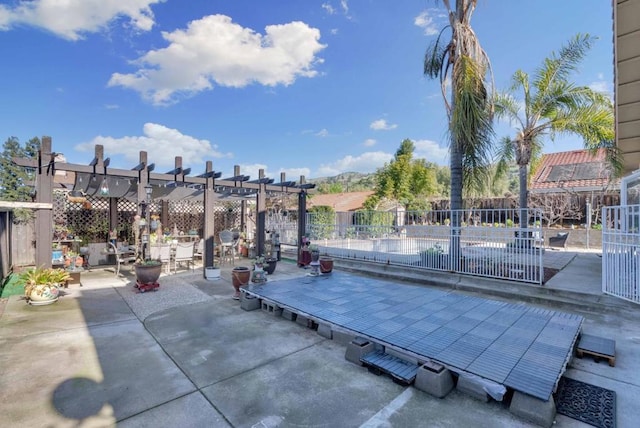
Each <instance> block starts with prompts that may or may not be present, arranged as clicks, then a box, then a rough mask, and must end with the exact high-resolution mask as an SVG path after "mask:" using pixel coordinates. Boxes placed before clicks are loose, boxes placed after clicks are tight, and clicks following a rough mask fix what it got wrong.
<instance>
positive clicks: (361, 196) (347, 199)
mask: <svg viewBox="0 0 640 428" xmlns="http://www.w3.org/2000/svg"><path fill="white" fill-rule="evenodd" d="M373 193H374V192H371V191H367V192H348V193H327V194H315V195H313V197H311V198H309V199H308V200H307V207H308V208H311V207H317V206H329V207H331V208H333V209H334V211H341V212H344V211H355V210H359V209H361V208H362V204H363V203H364V201H365V200H366V199H367V198H368V197H369V196H371V195H373Z"/></svg>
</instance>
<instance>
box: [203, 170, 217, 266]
mask: <svg viewBox="0 0 640 428" xmlns="http://www.w3.org/2000/svg"><path fill="white" fill-rule="evenodd" d="M205 177H206V183H205V186H204V230H203V235H204V236H203V239H204V255H203V257H204V258H203V263H202V275H203V276H205V277H206V268H207V267H210V266H213V257H214V254H213V248H214V245H215V230H216V227H215V226H216V225H215V217H216V216H215V211H214V201H215V192H214V187H215V176H214V171H213V163H212V162H211V161H207V163H206V172H205Z"/></svg>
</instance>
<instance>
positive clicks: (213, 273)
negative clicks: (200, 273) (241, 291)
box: [204, 266, 220, 281]
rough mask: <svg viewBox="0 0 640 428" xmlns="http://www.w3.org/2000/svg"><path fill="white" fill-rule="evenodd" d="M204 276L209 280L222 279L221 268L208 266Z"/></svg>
mask: <svg viewBox="0 0 640 428" xmlns="http://www.w3.org/2000/svg"><path fill="white" fill-rule="evenodd" d="M204 277H205V278H207V280H209V281H216V280H218V279H220V268H214V267H211V266H210V267H207V268H205V270H204Z"/></svg>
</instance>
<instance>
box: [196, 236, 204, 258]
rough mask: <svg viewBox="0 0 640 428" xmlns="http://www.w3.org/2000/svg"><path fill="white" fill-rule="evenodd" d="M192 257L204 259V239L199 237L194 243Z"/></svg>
mask: <svg viewBox="0 0 640 428" xmlns="http://www.w3.org/2000/svg"><path fill="white" fill-rule="evenodd" d="M193 258H194V259H200V260H203V259H204V239H200V240H199V241H198V242H197V243H196V244H195V248H194V250H193Z"/></svg>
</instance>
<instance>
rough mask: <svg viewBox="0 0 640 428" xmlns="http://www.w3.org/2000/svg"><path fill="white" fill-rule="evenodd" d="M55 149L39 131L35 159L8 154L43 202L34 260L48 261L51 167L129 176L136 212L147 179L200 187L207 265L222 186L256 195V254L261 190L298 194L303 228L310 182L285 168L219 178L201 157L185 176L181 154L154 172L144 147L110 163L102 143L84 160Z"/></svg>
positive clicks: (262, 214)
mask: <svg viewBox="0 0 640 428" xmlns="http://www.w3.org/2000/svg"><path fill="white" fill-rule="evenodd" d="M56 155H57V153H55V152H54V151H53V149H52V143H51V137H42V142H41V147H40V150H39V152H38V157H37V159H29V158H14V159H13V161H14V163H15V164H16V165H19V166H22V167H27V168H33V169H34V170H35V174H36V180H35V187H36V202H38V203H39V204H41V205H39V206H43V207H48V208H46V209H38V210H37V211H36V217H35V233H36V236H37V237H38V239H37V240H36V257H35V261H36V265H37V266H43V265H44V266H48V267H51V256H52V252H51V241H52V239H53V228H52V224H53V213H52V209H51V207H52V206H53V188H54V175H55V171H56V170H60V171H69V172H74V173H76V174H90V175H91V176H92V177H96V176H98V177H102V178H103V179H106V178H108V177H118V178H129V179H132V180H133V181H135V183H136V184H135V185H136V187H137V191H136V195H137V198H136V199H137V206H138V214H141V207H142V204H144V203H146V202H147V192H146V187H147V186H150V185H151V184H152V183H164V184H172V185H175V186H177V187H190V188H193V189H194V192H197V193H201V194H202V197H203V203H204V228H203V238H204V240H205V246H204V248H205V252H204V255H203V262H204V263H203V275H204V268H205V267H207V266H211V265H213V257H214V253H213V248H214V238H215V236H214V233H215V224H214V202H215V200H216V197H215V194H216V192H224V193H225V194H228V195H236V196H250V195H255V196H256V211H257V218H256V229H257V237H256V252H257V254H262V252H263V251H264V245H265V233H264V232H265V220H266V196H267V193H284V194H297V195H298V240H297V241H298V246H299V245H300V241H301V238H302V235H303V234H304V231H305V228H306V224H305V221H306V220H305V219H306V217H305V212H306V197H307V192H308V191H309V190H310V189H312V188H314V187H315V185H314V184H312V183H306V182H305V178H304V176H301V177H300V182H299V183H296V182H295V181H287V180H286V178H285V174H284V173H281V174H280V182H278V183H274V180H273V179H272V178H267V177H265V176H264V170H260V171H259V177H258V178H257V179H255V180H251V177H249V176H246V175H242V174H240V167H239V166H235V167H234V176H233V177H229V178H225V179H220V176H221V173H220V172H215V171H214V170H213V163H212V162H211V161H206V164H205V171H204V172H203V173H202V174H200V175H197V176H190V175H189V174H190V173H191V168H183V166H182V157H180V156H176V157H175V168H174V169H172V170H171V171H169V172H166V173H158V172H154V169H155V164H153V163H149V162H148V157H147V152H145V151H140V160H139V163H138V164H137V165H136V166H134V167H133V168H131V169H129V170H127V169H117V168H110V167H109V163H110V160H109V158H107V159H105V158H104V147H103V146H102V145H96V146H95V156H94V158H93V160H92V161H91V162H90V163H89V164H88V165H79V164H71V163H66V162H58V161H56V159H55V158H56ZM117 206H118V204H117V198H115V197H110V198H109V211H110V221H111V224H112V225H114V224H115V222H117Z"/></svg>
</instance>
